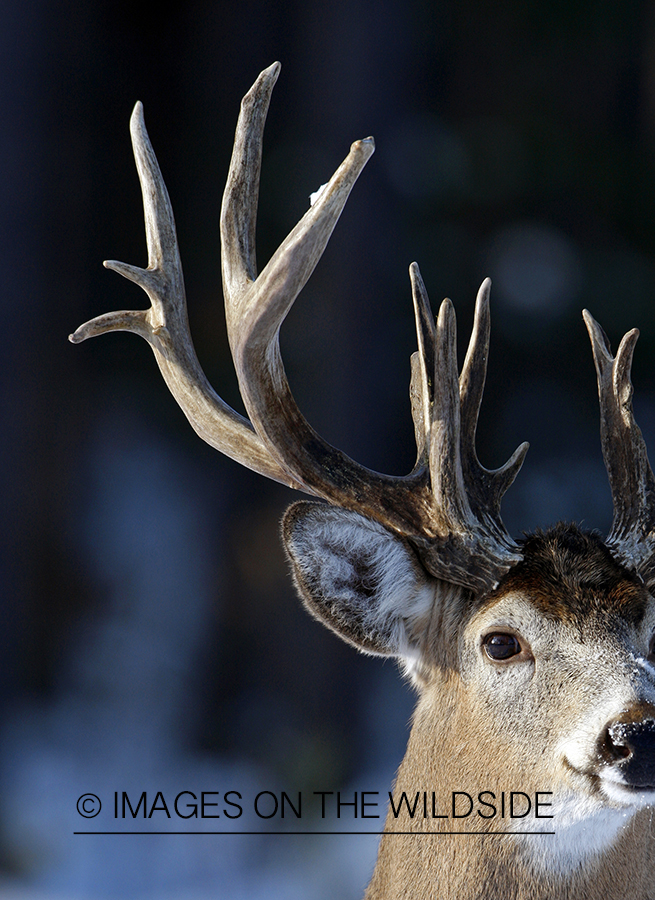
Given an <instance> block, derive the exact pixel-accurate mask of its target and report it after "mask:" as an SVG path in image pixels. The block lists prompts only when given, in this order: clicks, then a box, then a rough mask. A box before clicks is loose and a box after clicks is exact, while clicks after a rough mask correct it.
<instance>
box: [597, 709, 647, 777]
mask: <svg viewBox="0 0 655 900" xmlns="http://www.w3.org/2000/svg"><path fill="white" fill-rule="evenodd" d="M599 755H600V757H601V759H603V760H604V762H605V763H609V764H610V765H612V766H616V767H617V768H618V769H619V770H620V771H621V774H622V776H623V778H624V779H625V781H626V783H627V784H628V785H629V786H630V787H634V788H641V789H642V790H646V789H655V707H653V706H652V705H651V704H645V703H644V704H639V705H638V706H636V707H634V708H632V709H631V710H627V711H626V712H625V713H622V714H621V716H619V717H618V718H616V719H613V720H612V721H611V722H608V723H607V725H606V726H605V729H604V731H603V733H602V735H601V738H600V746H599Z"/></svg>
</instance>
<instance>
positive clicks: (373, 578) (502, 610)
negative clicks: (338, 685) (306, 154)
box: [71, 64, 655, 900]
mask: <svg viewBox="0 0 655 900" xmlns="http://www.w3.org/2000/svg"><path fill="white" fill-rule="evenodd" d="M278 73H279V65H278V64H275V65H273V66H271V67H270V68H269V69H267V70H265V71H264V72H262V74H261V75H260V76H259V78H258V79H257V81H256V83H255V84H254V86H253V87H252V89H251V90H250V91H249V93H248V94H247V95H246V96H245V98H244V100H243V103H242V107H241V114H240V117H239V122H238V125H237V131H236V139H235V146H234V153H233V157H232V163H231V166H230V171H229V175H228V181H227V186H226V189H225V195H224V200H223V208H222V213H221V240H222V271H223V288H224V294H225V307H226V318H227V326H228V334H229V340H230V347H231V350H232V355H233V358H234V364H235V367H236V371H237V375H238V378H239V385H240V390H241V395H242V397H243V401H244V404H245V408H246V410H247V413H248V417H249V419H245V418H243V417H242V416H239V415H238V414H237V413H236V412H234V411H233V410H232V409H231V408H230V407H228V406H227V405H226V404H225V403H224V402H223V401H222V400H221V399H220V397H218V396H217V395H216V394H215V392H214V391H213V390H212V388H211V386H210V385H209V383H208V382H207V379H206V378H205V376H204V374H203V372H202V370H201V368H200V365H199V363H198V360H197V358H196V355H195V352H194V349H193V345H192V342H191V338H190V335H189V328H188V322H187V314H186V300H185V295H184V283H183V278H182V269H181V264H180V258H179V253H178V249H177V239H176V236H175V226H174V221H173V213H172V210H171V206H170V201H169V198H168V194H167V191H166V188H165V185H164V183H163V180H162V176H161V172H160V170H159V166H158V164H157V160H156V158H155V155H154V153H153V150H152V147H151V145H150V142H149V140H148V136H147V133H146V130H145V125H144V121H143V111H142V108H141V105H140V104H137V106H136V108H135V110H134V114H133V116H132V123H131V130H132V141H133V145H134V153H135V157H136V163H137V168H138V171H139V177H140V180H141V186H142V192H143V201H144V210H145V221H146V234H147V243H148V267H147V269H139V268H136V267H133V266H129V265H126V264H124V263H119V262H113V261H112V262H106V263H105V265H106V266H107V267H108V268H111V269H114V270H115V271H117V272H119V273H120V274H122V275H124V276H125V277H126V278H129V279H130V280H132V281H134V282H135V283H136V284H138V285H140V286H141V287H142V288H143V289H144V290H145V291H146V293H147V294H148V296H149V297H150V300H151V307H150V308H149V309H148V310H143V311H122V312H115V313H109V314H106V315H103V316H100V317H98V318H96V319H93V320H92V321H90V322H87V323H86V324H85V325H83V326H81V327H80V328H79V329H78V330H77V331H76V332H75V334H73V335H72V336H71V340H72V341H73V342H75V343H77V342H79V341H82V340H85V339H86V338H88V337H93V336H95V335H98V334H103V333H105V332H107V331H116V330H123V331H133V332H135V333H137V334H140V335H141V336H142V337H144V338H145V339H146V340H147V341H148V342H149V343H150V345H151V347H152V349H153V351H154V354H155V357H156V360H157V363H158V365H159V368H160V370H161V372H162V375H163V377H164V379H165V380H166V383H167V385H168V386H169V388H170V390H171V392H172V393H173V395H174V396H175V398H176V400H177V401H178V403H179V404H180V406H181V408H182V409H183V411H184V413H185V414H186V416H187V418H188V419H189V421H190V422H191V425H192V426H193V428H194V429H195V430H196V432H197V433H198V434H199V435H200V436H201V437H202V438H203V439H204V440H205V441H207V442H208V443H209V444H211V445H212V446H214V447H216V448H217V449H218V450H220V451H221V452H222V453H225V454H227V455H228V456H230V457H232V458H233V459H236V460H237V461H238V462H240V463H241V464H243V465H245V466H248V467H249V468H251V469H253V470H254V471H256V472H259V473H261V474H262V475H265V476H266V477H268V478H272V479H274V480H276V481H279V482H282V483H284V484H287V485H289V486H290V487H292V488H294V489H296V490H300V491H303V492H305V493H306V494H310V495H313V496H314V497H316V498H318V500H313V501H310V502H307V501H305V502H301V503H296V504H294V505H293V506H292V507H291V508H290V509H289V510H288V511H287V513H286V515H285V517H284V524H283V537H284V543H285V546H286V549H287V551H288V554H289V558H290V560H291V564H292V568H293V573H294V577H295V581H296V585H297V587H298V590H299V592H300V595H301V597H302V599H303V601H304V603H305V605H306V606H307V608H308V609H309V610H310V612H311V613H312V614H313V615H314V616H316V617H317V618H318V619H319V620H321V621H322V622H323V623H324V624H326V625H327V626H328V627H329V628H331V629H332V630H333V631H336V632H337V634H339V635H340V636H341V637H343V638H344V639H345V640H347V641H349V642H350V643H351V644H354V645H355V646H356V647H358V648H359V649H361V650H363V651H365V652H368V653H373V654H382V655H389V656H395V657H397V658H398V659H399V660H400V661H401V663H402V664H403V665H404V667H405V668H406V670H407V671H408V673H409V674H410V675H411V677H412V678H413V679H414V681H415V683H416V685H417V687H418V690H419V701H418V706H417V710H416V713H415V717H414V724H413V729H412V733H411V736H410V741H409V746H408V750H407V754H406V757H405V759H404V761H403V764H402V766H401V768H400V771H399V774H398V780H397V783H396V786H395V789H394V797H395V801H394V804H392V805H391V807H390V811H389V817H388V819H387V825H386V828H385V834H384V836H383V838H382V842H381V848H380V855H379V859H378V865H377V867H376V870H375V873H374V876H373V880H372V882H371V885H370V887H369V890H368V893H367V897H369V898H380V897H396V898H397V897H408V896H410V895H411V896H412V897H435V896H439V897H443V898H446V897H457V898H461V900H469V898H473V897H480V898H481V897H484V898H492V900H493V898H500V897H503V898H538V897H544V898H545V897H548V898H550V900H553V898H559V897H561V898H564V897H584V898H592V897H613V898H619V897H626V898H627V897H630V898H633V900H634V898H646V897H653V896H655V842H654V841H655V839H653V838H652V837H651V834H650V815H651V813H650V806H651V804H653V803H655V651H654V649H653V644H654V638H653V635H654V634H655V600H653V596H652V595H651V589H652V586H653V582H654V580H655V562H654V559H655V554H654V550H655V544H654V526H655V518H654V517H655V504H654V487H655V485H654V482H653V474H652V471H651V468H650V465H649V463H648V458H647V454H646V448H645V444H644V441H643V439H642V436H641V433H640V431H639V429H638V427H637V425H636V423H635V421H634V417H633V415H632V408H631V395H632V386H631V383H630V367H631V360H632V354H633V351H634V347H635V342H636V339H637V332H636V331H631V332H630V333H629V334H627V335H626V336H625V337H624V339H623V341H622V343H621V345H620V347H619V350H618V353H617V355H616V358H614V357H612V355H611V352H610V347H609V343H608V341H607V338H606V337H605V335H604V333H603V332H602V330H601V328H600V327H599V326H598V325H597V323H596V322H595V321H594V320H593V318H592V317H591V316H590V315H589V314H588V313H586V312H585V314H584V315H585V321H586V324H587V328H588V330H589V334H590V337H591V342H592V347H593V353H594V359H595V363H596V369H597V374H598V388H599V396H600V406H601V437H602V446H603V454H604V458H605V463H606V466H607V470H608V473H609V480H610V486H611V490H612V496H613V500H614V509H615V514H614V522H613V526H612V529H611V532H610V534H609V536H608V537H607V539H606V540H605V541H603V540H601V538H600V537H598V536H597V535H595V534H588V533H584V532H582V531H580V530H579V529H578V528H577V527H576V526H573V525H560V526H557V527H556V528H554V529H551V530H549V531H547V532H545V533H537V534H535V535H533V536H531V537H528V538H527V539H525V540H524V541H522V542H521V543H516V542H515V541H514V540H513V539H512V538H511V537H510V535H509V534H508V533H507V531H506V529H505V527H504V525H503V523H502V520H501V517H500V503H501V499H502V497H503V495H504V493H505V491H506V490H507V489H508V487H509V486H510V484H511V483H512V482H513V480H514V478H515V477H516V475H517V473H518V471H519V469H520V467H521V464H522V462H523V459H524V457H525V453H526V451H527V444H523V445H522V446H521V447H519V448H518V450H517V451H516V452H515V453H514V455H513V456H512V457H511V459H510V460H509V461H508V462H507V463H506V464H505V465H504V466H503V467H501V468H500V469H497V470H495V471H490V470H487V469H485V468H484V467H483V466H482V465H481V464H480V462H479V461H478V458H477V455H476V450H475V435H476V425H477V419H478V412H479V408H480V403H481V399H482V393H483V388H484V381H485V374H486V364H487V356H488V350H489V292H490V283H489V281H488V280H487V281H485V282H484V283H483V285H482V287H481V288H480V292H479V294H478V298H477V303H476V309H475V319H474V326H473V331H472V335H471V339H470V343H469V348H468V352H467V354H466V359H465V362H464V365H463V368H462V372H461V374H460V373H459V372H458V367H457V359H456V340H455V337H456V336H455V313H454V310H453V307H452V304H451V303H450V301H449V300H445V301H444V302H443V304H442V305H441V308H440V310H439V315H438V317H437V319H436V323H435V320H434V317H433V315H432V313H431V311H430V305H429V301H428V298H427V293H426V290H425V287H424V285H423V282H422V280H421V276H420V273H419V270H418V266H417V265H416V264H412V266H411V267H410V278H411V285H412V293H413V299H414V311H415V318H416V330H417V338H418V348H419V349H418V352H417V353H415V354H414V356H413V357H412V376H411V385H410V396H411V406H412V416H413V420H414V428H415V434H416V443H417V460H416V464H415V466H414V469H413V470H412V472H411V473H410V474H409V475H407V476H406V477H404V478H398V477H391V476H388V475H382V474H379V473H377V472H373V471H370V470H369V469H366V468H365V467H363V466H361V465H358V464H357V463H356V462H354V461H353V460H352V459H350V458H349V457H347V456H346V455H345V454H344V453H342V452H341V451H339V450H337V449H336V448H334V447H332V446H331V445H330V444H328V443H327V442H326V441H324V440H323V439H322V438H321V437H319V435H318V434H317V433H316V432H315V431H314V430H313V429H312V428H311V426H310V425H309V424H308V423H307V422H306V420H305V419H304V417H303V416H302V414H301V412H300V410H299V409H298V407H297V405H296V403H295V401H294V399H293V397H292V395H291V392H290V389H289V385H288V383H287V379H286V375H285V372H284V367H283V365H282V361H281V358H280V353H279V345H278V333H279V329H280V326H281V324H282V322H283V320H284V318H285V316H286V314H287V312H288V311H289V309H290V308H291V306H292V304H293V302H294V300H295V298H296V297H297V296H298V294H299V292H300V291H301V289H302V287H303V286H304V285H305V283H306V282H307V280H308V278H309V277H310V275H311V273H312V271H313V269H314V267H315V265H316V263H317V262H318V260H319V258H320V256H321V254H322V252H323V250H324V249H325V246H326V244H327V241H328V239H329V237H330V234H331V232H332V229H333V228H334V226H335V224H336V221H337V219H338V217H339V215H340V213H341V211H342V209H343V207H344V205H345V202H346V200H347V198H348V195H349V193H350V190H351V188H352V187H353V184H354V182H355V180H356V179H357V177H358V176H359V174H360V172H361V171H362V169H363V167H364V165H365V164H366V162H367V160H368V159H369V158H370V156H371V154H372V153H373V149H374V145H373V140H372V139H371V138H367V139H365V140H363V141H358V142H356V143H355V144H353V145H352V147H351V150H350V153H349V154H348V156H347V157H346V159H345V160H344V162H343V163H342V164H341V166H340V167H339V168H338V169H337V171H336V173H335V174H334V175H333V177H332V179H331V180H330V182H329V183H328V184H327V185H326V186H325V187H324V188H323V189H322V190H321V191H320V192H319V194H318V196H317V197H316V198H315V202H314V203H313V205H312V206H311V207H310V209H309V210H308V211H307V213H306V214H305V216H304V217H303V218H302V219H301V221H300V222H299V223H298V225H297V226H296V227H295V228H294V229H293V231H291V233H290V234H289V236H288V237H287V238H286V240H285V241H284V242H283V243H282V244H281V246H280V247H279V249H278V250H277V251H276V253H275V254H274V255H273V257H272V258H271V260H270V261H269V263H268V264H267V265H266V266H265V268H264V269H263V271H262V272H261V273H260V274H259V275H258V274H257V271H256V263H255V219H256V208H257V198H258V185H259V171H260V164H261V147H262V135H263V129H264V121H265V118H266V113H267V110H268V104H269V100H270V96H271V91H272V88H273V86H274V84H275V81H276V79H277V76H278ZM455 795H457V796H455ZM403 797H404V800H403V799H402V798H403ZM465 797H469V798H470V801H471V804H472V810H471V813H472V815H470V816H466V817H464V816H463V815H462V814H461V810H458V809H457V807H456V800H457V799H458V798H459V799H461V798H465ZM428 798H429V799H428ZM516 798H519V801H520V798H523V801H522V802H523V803H524V804H525V802H526V799H525V798H527V802H528V803H529V805H530V810H531V812H530V814H528V813H526V812H525V805H524V806H523V808H521V809H520V810H515V809H514V808H513V806H512V804H513V803H514V800H515V799H516ZM464 802H465V803H466V802H468V801H466V800H465V801H464ZM412 804H413V806H412ZM451 804H452V805H451ZM506 804H510V806H509V807H507V806H506ZM473 807H475V809H473ZM535 807H536V810H535ZM492 809H493V810H494V812H493V814H492V812H491V811H492ZM417 810H418V812H417ZM449 810H450V812H449ZM514 812H516V815H514V814H513V813H514ZM535 813H536V814H535ZM464 819H465V821H466V827H465V830H466V831H467V832H468V833H466V834H459V833H457V834H456V833H454V832H457V831H461V828H462V826H461V822H462V820H464ZM544 823H545V824H546V825H547V826H548V827H547V828H544ZM458 825H459V827H458ZM545 831H548V832H550V833H548V834H546V833H544V832H545Z"/></svg>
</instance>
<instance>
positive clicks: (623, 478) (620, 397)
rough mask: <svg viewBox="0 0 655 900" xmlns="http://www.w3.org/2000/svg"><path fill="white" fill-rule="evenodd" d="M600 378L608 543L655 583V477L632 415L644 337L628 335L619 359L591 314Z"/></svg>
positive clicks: (586, 317) (591, 334) (588, 322)
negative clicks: (637, 356)
mask: <svg viewBox="0 0 655 900" xmlns="http://www.w3.org/2000/svg"><path fill="white" fill-rule="evenodd" d="M582 315H583V317H584V321H585V324H586V326H587V331H588V332H589V337H590V339H591V346H592V349H593V354H594V363H595V366H596V374H597V378H598V397H599V401H600V437H601V445H602V449H603V458H604V460H605V467H606V469H607V475H608V478H609V482H610V489H611V492H612V501H613V504H614V519H613V522H612V529H611V531H610V534H609V535H608V538H607V543H608V544H609V545H610V546H611V547H612V548H613V550H614V551H615V552H616V554H617V555H618V557H619V558H620V560H621V562H623V564H624V565H626V566H628V568H635V569H636V570H637V572H638V574H639V575H641V576H642V578H644V580H645V581H646V583H647V584H649V585H651V584H652V582H653V580H654V579H655V478H654V477H653V471H652V469H651V467H650V463H649V461H648V452H647V450H646V444H645V442H644V439H643V436H642V434H641V431H640V429H639V426H638V425H637V423H636V421H635V418H634V414H633V412H632V383H631V381H630V372H631V368H632V357H633V354H634V349H635V345H636V343H637V338H638V337H639V332H638V331H637V329H636V328H633V329H632V331H629V332H628V333H627V334H626V335H624V337H623V340H622V341H621V344H620V345H619V349H618V351H617V354H616V357H613V356H612V352H611V348H610V343H609V340H608V338H607V335H606V334H605V332H604V331H603V329H602V328H601V326H600V325H599V324H598V322H596V321H595V319H594V318H593V316H592V315H591V314H590V313H589V312H588V311H587V310H586V309H585V310H584V312H583V314H582Z"/></svg>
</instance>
